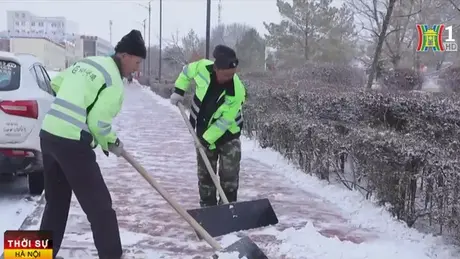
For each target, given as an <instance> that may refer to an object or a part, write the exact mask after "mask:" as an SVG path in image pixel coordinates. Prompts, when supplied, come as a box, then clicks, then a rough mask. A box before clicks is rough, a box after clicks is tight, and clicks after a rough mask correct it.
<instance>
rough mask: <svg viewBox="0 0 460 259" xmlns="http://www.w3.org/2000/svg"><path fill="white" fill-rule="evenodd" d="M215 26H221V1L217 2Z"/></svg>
mask: <svg viewBox="0 0 460 259" xmlns="http://www.w3.org/2000/svg"><path fill="white" fill-rule="evenodd" d="M217 24H218V25H221V24H222V0H219V4H218V6H217Z"/></svg>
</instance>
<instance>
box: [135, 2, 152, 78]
mask: <svg viewBox="0 0 460 259" xmlns="http://www.w3.org/2000/svg"><path fill="white" fill-rule="evenodd" d="M152 1H153V0H150V1H149V3H148V5H147V6H146V5H143V4H139V3H136V4H137V5H139V6H141V7H144V8H145V9H147V10H148V11H149V43H148V46H147V47H148V49H147V51H148V54H147V55H148V59H147V60H148V61H147V62H148V72H147V75H149V76H150V43H151V42H150V34H151V31H152V30H151V26H152Z"/></svg>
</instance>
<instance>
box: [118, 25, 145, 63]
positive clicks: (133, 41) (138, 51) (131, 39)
mask: <svg viewBox="0 0 460 259" xmlns="http://www.w3.org/2000/svg"><path fill="white" fill-rule="evenodd" d="M115 52H116V53H128V54H130V55H133V56H137V57H141V58H143V59H145V58H146V57H147V49H146V48H145V42H144V39H143V38H142V34H141V32H140V31H138V30H132V31H130V32H129V33H128V34H126V35H125V36H123V38H121V40H120V41H119V42H118V43H117V46H115Z"/></svg>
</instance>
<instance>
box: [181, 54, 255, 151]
mask: <svg viewBox="0 0 460 259" xmlns="http://www.w3.org/2000/svg"><path fill="white" fill-rule="evenodd" d="M212 66H213V62H212V61H211V60H208V59H201V60H199V61H196V62H192V63H190V64H188V65H186V66H184V68H183V70H182V72H181V73H180V74H179V76H178V77H177V79H176V82H175V87H176V89H175V92H176V93H179V94H182V95H183V94H184V93H185V92H186V91H187V90H188V89H189V85H190V82H191V80H194V81H195V83H196V90H195V95H194V97H193V102H192V106H191V111H190V122H191V123H192V126H194V128H196V129H197V134H198V135H199V137H201V138H202V139H204V140H205V141H207V142H208V144H210V149H214V148H215V145H216V144H219V143H220V142H225V141H227V140H230V139H232V138H235V137H239V136H240V134H241V129H242V127H243V114H242V105H243V103H244V101H245V98H246V90H245V87H244V85H243V83H242V82H241V80H240V79H239V77H238V76H237V75H234V77H233V80H232V81H233V82H229V83H228V84H227V86H226V87H224V88H223V90H222V93H220V95H219V96H218V98H217V99H216V101H215V102H212V103H205V104H203V101H204V102H211V101H210V100H206V98H205V97H207V96H206V95H207V93H208V90H209V89H210V84H211V75H212V71H213V68H212ZM216 87H221V86H216ZM213 91H215V90H213ZM212 101H213V100H212ZM202 106H206V110H207V111H203V109H202V108H203V107H202ZM200 122H203V123H205V130H204V131H203V132H200V129H199V124H200Z"/></svg>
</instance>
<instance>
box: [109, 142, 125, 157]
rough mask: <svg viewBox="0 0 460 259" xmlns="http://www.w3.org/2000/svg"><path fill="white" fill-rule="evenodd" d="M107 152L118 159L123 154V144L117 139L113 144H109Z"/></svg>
mask: <svg viewBox="0 0 460 259" xmlns="http://www.w3.org/2000/svg"><path fill="white" fill-rule="evenodd" d="M109 151H110V152H111V153H113V154H114V155H116V156H118V157H119V156H121V155H122V153H123V142H121V140H120V139H118V138H117V140H116V141H115V143H109ZM106 155H107V154H106Z"/></svg>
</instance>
